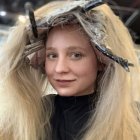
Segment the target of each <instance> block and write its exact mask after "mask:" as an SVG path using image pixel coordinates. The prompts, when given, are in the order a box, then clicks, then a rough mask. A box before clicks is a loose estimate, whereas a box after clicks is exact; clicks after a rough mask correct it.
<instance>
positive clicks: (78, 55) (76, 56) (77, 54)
mask: <svg viewBox="0 0 140 140" xmlns="http://www.w3.org/2000/svg"><path fill="white" fill-rule="evenodd" d="M83 56H84V55H83V54H82V53H80V52H72V53H71V58H72V59H74V60H79V59H81V58H82V57H83Z"/></svg>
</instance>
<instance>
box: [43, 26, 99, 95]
mask: <svg viewBox="0 0 140 140" xmlns="http://www.w3.org/2000/svg"><path fill="white" fill-rule="evenodd" d="M45 71H46V74H47V77H48V80H49V82H50V83H51V85H52V86H53V87H54V89H55V90H56V91H57V92H58V94H59V95H60V96H83V95H88V94H91V93H93V92H94V90H95V88H96V78H97V71H98V65H97V58H96V55H95V53H94V50H93V47H92V46H91V45H90V43H89V40H88V38H87V36H86V35H85V34H82V33H81V31H80V30H79V26H77V25H76V26H72V25H67V26H64V27H60V26H58V27H54V28H53V29H52V30H51V31H50V32H49V34H48V39H47V42H46V61H45Z"/></svg>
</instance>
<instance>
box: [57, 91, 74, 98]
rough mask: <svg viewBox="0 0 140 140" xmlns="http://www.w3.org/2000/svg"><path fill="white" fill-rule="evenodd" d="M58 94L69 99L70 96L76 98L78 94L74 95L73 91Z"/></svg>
mask: <svg viewBox="0 0 140 140" xmlns="http://www.w3.org/2000/svg"><path fill="white" fill-rule="evenodd" d="M57 93H58V95H60V96H67V97H69V96H76V93H73V92H72V91H71V92H70V91H64V90H63V91H57Z"/></svg>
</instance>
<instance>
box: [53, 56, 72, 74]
mask: <svg viewBox="0 0 140 140" xmlns="http://www.w3.org/2000/svg"><path fill="white" fill-rule="evenodd" d="M55 71H56V72H57V73H68V72H69V63H68V61H67V59H66V58H64V57H59V58H58V59H57V62H56V66H55Z"/></svg>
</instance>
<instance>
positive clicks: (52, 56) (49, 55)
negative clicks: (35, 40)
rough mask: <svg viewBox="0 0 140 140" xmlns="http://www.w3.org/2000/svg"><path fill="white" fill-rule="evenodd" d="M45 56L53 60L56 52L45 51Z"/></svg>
mask: <svg viewBox="0 0 140 140" xmlns="http://www.w3.org/2000/svg"><path fill="white" fill-rule="evenodd" d="M46 57H47V58H48V59H50V60H54V59H56V58H57V54H56V53H46Z"/></svg>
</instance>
